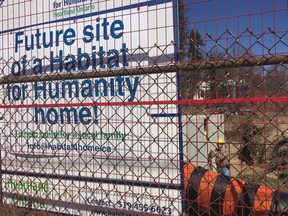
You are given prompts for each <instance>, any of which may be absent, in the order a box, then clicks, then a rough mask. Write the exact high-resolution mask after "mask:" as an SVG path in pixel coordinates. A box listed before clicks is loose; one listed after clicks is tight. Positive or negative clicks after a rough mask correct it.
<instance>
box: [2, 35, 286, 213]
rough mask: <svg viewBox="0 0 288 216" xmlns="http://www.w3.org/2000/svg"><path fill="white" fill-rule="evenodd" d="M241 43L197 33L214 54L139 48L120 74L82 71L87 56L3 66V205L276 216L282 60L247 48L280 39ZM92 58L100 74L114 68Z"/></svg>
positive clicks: (282, 144)
mask: <svg viewBox="0 0 288 216" xmlns="http://www.w3.org/2000/svg"><path fill="white" fill-rule="evenodd" d="M226 34H229V35H231V36H233V34H232V33H231V32H230V31H226V32H225V33H224V34H223V35H225V37H226ZM243 34H250V35H251V37H253V38H254V37H255V43H253V44H252V45H251V47H248V48H245V45H243V44H241V43H240V39H241V35H240V36H239V37H236V36H233V37H232V38H233V39H234V42H233V44H232V45H233V46H230V47H225V46H222V45H221V42H220V43H219V41H221V40H220V39H221V37H220V38H217V39H213V38H212V37H211V36H210V35H206V37H209V38H211V39H212V41H213V42H214V46H212V47H211V50H214V49H215V48H216V47H218V48H221V49H222V50H223V51H224V52H218V54H217V56H216V54H214V55H210V53H205V52H203V51H202V50H201V49H198V50H197V52H201V53H202V54H203V58H202V59H199V60H198V61H188V60H187V59H181V57H180V56H181V51H182V50H180V52H176V53H177V54H176V55H166V50H167V49H171V47H172V49H173V50H174V49H175V50H179V49H178V47H177V46H176V44H174V43H171V44H168V45H167V46H165V47H159V46H157V45H155V46H154V47H152V48H150V49H149V50H147V49H145V48H142V47H139V48H138V49H137V50H132V51H126V53H125V58H126V59H125V62H127V63H128V62H129V64H130V63H131V64H132V62H133V64H135V65H138V67H137V68H134V67H133V68H129V67H125V66H123V67H121V69H119V70H118V69H108V70H92V71H91V72H87V71H85V68H86V67H87V64H91V61H90V58H88V57H87V56H86V54H82V55H80V56H81V58H82V59H81V61H79V62H77V63H75V65H74V63H73V60H72V61H66V60H65V61H60V60H59V57H57V58H54V59H49V58H46V59H31V60H28V59H23V58H22V59H18V60H17V59H14V58H11V59H8V60H5V59H3V58H2V59H1V62H2V63H1V65H2V71H5V70H6V69H7V68H8V67H9V70H12V71H13V70H14V74H13V73H12V74H10V75H8V76H2V78H1V84H2V93H3V95H2V99H3V102H2V105H1V113H2V116H1V118H2V120H1V128H2V133H1V177H2V188H1V194H2V202H3V204H13V205H16V206H19V207H24V208H28V209H34V210H37V211H39V210H43V211H45V212H60V213H62V214H75V215H78V214H80V215H101V214H107V215H147V214H149V215H150V214H151V215H152V214H153V215H154V214H155V215H182V214H188V215H271V214H272V215H286V214H287V207H288V202H287V201H288V193H287V192H286V191H287V152H286V151H287V139H288V138H287V122H288V117H287V113H286V104H287V91H288V89H287V63H288V57H287V56H285V55H282V56H281V55H279V56H275V55H266V56H261V57H260V56H255V55H253V53H251V52H250V51H249V50H251V49H252V48H253V46H258V45H259V44H260V43H259V41H261V37H263V36H264V35H265V34H274V35H275V37H276V38H278V41H276V43H281V45H282V46H285V47H287V48H288V45H287V41H283V40H282V38H283V37H284V36H285V35H286V34H287V32H285V33H283V34H276V33H275V32H273V30H271V29H269V30H267V31H266V32H264V33H263V34H262V35H260V36H259V35H258V36H255V35H253V33H252V32H251V30H249V29H247V30H246V31H245V32H243ZM235 45H236V46H237V47H242V50H243V55H242V56H241V57H236V56H233V53H231V49H233V47H234V46H235ZM260 45H263V44H260ZM263 46H264V45H263ZM155 50H156V51H155ZM151 52H153V53H155V52H157V53H158V58H152V57H151V56H154V54H153V55H151ZM135 53H136V54H135ZM114 54H115V53H114ZM98 55H99V54H97V59H98V58H99V59H100V61H99V62H98V64H100V65H101V64H103V65H104V64H105V65H108V64H112V63H111V62H112V61H113V62H114V63H115V62H116V63H117V62H118V61H119V56H117V55H114V56H113V60H112V59H111V57H109V56H102V58H101V56H98ZM179 57H180V59H179ZM63 58H64V57H63ZM78 59H79V57H78ZM162 59H165V62H168V64H163V63H161V62H163V61H162ZM167 59H168V61H167ZM39 61H43V62H45V66H44V65H42V67H41V70H43V71H42V72H41V74H40V75H38V74H37V73H38V72H39V71H38V72H37V70H40V69H39V68H38V66H39V64H35V62H39ZM49 61H50V62H49ZM109 61H110V63H108V62H109ZM11 62H14V63H13V64H12V66H9V65H11ZM15 62H18V63H15ZM46 62H47V64H46ZM147 62H148V65H151V63H152V66H148V67H146V66H145V65H147ZM114 63H113V64H114ZM22 64H24V65H25V68H26V71H25V74H17V73H16V68H17V67H18V65H21V66H22ZM79 64H80V65H79ZM35 65H36V66H35ZM142 65H143V66H142ZM80 66H81V67H83V68H84V69H83V70H82V71H81V70H80V71H78V72H73V71H72V72H69V73H61V72H59V70H60V69H61V68H70V67H72V68H73V67H80ZM53 68H54V70H56V71H55V72H54V73H51V70H53ZM55 68H56V69H55ZM63 70H64V69H63ZM57 71H58V72H57ZM219 138H221V139H222V140H223V141H224V142H225V141H226V143H225V145H224V146H225V147H223V148H226V150H225V149H223V148H221V147H219V144H218V147H217V146H216V143H217V142H219V140H218V139H219ZM217 140H218V141H217ZM220 146H223V145H220ZM215 149H216V150H215ZM219 149H220V150H219ZM211 150H212V152H214V153H215V152H216V153H217V154H216V155H214V156H215V158H216V160H215V163H214V159H211V158H209V155H211V154H210V152H211ZM224 150H225V151H224ZM225 152H226V153H225ZM222 153H223V155H224V156H225V157H226V158H223V155H220V156H219V154H222ZM210 159H211V160H210ZM224 161H226V163H225V164H224ZM209 162H210V164H209ZM209 165H210V166H209ZM224 168H225V169H228V174H227V173H224V174H223V173H221V172H222V171H223V169H224ZM221 169H222V170H221ZM217 171H218V172H217ZM40 213H43V212H40Z"/></svg>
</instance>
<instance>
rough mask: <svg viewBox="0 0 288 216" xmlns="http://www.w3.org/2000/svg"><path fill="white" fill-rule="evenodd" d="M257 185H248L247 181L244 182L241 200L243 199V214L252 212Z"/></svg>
mask: <svg viewBox="0 0 288 216" xmlns="http://www.w3.org/2000/svg"><path fill="white" fill-rule="evenodd" d="M259 187H260V186H259V185H250V184H249V183H245V184H244V187H243V200H244V203H243V204H244V205H243V213H244V215H251V214H252V210H253V207H254V200H255V196H256V193H257V191H258V189H259ZM240 208H241V207H240Z"/></svg>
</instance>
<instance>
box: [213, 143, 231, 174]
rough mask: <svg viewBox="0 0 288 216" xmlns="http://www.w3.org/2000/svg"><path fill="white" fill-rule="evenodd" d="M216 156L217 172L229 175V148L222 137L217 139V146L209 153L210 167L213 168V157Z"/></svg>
mask: <svg viewBox="0 0 288 216" xmlns="http://www.w3.org/2000/svg"><path fill="white" fill-rule="evenodd" d="M213 158H215V162H216V166H217V172H219V173H221V174H223V175H225V176H229V173H230V163H229V155H228V150H227V148H226V146H225V141H224V139H222V138H218V139H217V148H215V149H212V150H211V151H210V152H209V154H208V163H209V167H210V169H212V159H213Z"/></svg>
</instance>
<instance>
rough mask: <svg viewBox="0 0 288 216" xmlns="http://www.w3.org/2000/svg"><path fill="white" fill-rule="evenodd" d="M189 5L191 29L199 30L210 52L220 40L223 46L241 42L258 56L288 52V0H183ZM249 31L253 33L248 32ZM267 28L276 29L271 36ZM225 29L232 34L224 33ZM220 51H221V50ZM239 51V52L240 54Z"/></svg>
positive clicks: (188, 14)
mask: <svg viewBox="0 0 288 216" xmlns="http://www.w3.org/2000/svg"><path fill="white" fill-rule="evenodd" d="M183 2H184V3H186V6H187V16H188V19H189V25H188V28H189V29H197V30H198V31H199V32H200V34H201V35H202V37H203V38H204V39H205V40H206V47H205V49H210V48H211V47H212V46H213V45H214V46H215V41H211V40H210V39H209V38H208V37H207V36H206V33H209V34H210V35H211V37H212V38H213V39H214V40H215V39H220V40H219V43H220V45H222V46H223V47H227V46H228V47H229V46H230V45H231V44H233V43H235V38H233V36H232V35H234V36H235V37H238V36H240V35H241V37H240V41H239V42H240V43H241V44H244V45H245V47H251V49H250V51H251V52H253V53H254V54H256V55H264V54H269V53H270V54H273V55H276V54H277V55H285V54H286V55H287V53H288V33H287V30H288V0H183ZM247 28H249V29H251V31H252V32H253V34H252V35H251V33H249V32H248V31H247V30H246V29H247ZM268 28H271V29H273V30H274V32H275V34H273V33H271V32H270V31H269V30H268ZM226 29H229V31H230V32H231V33H232V34H231V35H230V34H225V31H226ZM220 50H221V48H220ZM239 52H240V51H239Z"/></svg>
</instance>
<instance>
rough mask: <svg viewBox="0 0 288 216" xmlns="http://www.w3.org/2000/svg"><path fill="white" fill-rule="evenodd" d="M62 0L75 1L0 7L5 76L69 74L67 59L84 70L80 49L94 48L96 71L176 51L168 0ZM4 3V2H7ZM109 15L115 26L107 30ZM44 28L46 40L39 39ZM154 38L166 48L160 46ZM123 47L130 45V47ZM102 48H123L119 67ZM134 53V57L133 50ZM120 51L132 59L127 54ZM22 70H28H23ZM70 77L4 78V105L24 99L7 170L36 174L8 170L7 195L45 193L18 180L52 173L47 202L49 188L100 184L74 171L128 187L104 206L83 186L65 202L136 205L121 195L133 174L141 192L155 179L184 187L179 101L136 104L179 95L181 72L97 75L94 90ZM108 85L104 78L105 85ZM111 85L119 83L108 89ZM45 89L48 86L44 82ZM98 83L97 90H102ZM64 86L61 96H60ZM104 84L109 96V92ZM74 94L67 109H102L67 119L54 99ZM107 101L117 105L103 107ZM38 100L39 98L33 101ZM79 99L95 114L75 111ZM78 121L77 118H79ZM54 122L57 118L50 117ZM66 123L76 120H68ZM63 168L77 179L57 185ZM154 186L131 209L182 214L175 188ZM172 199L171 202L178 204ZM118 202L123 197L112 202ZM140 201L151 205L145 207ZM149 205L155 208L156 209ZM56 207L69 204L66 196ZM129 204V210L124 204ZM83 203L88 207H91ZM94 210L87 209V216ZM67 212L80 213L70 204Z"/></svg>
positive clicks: (10, 133)
mask: <svg viewBox="0 0 288 216" xmlns="http://www.w3.org/2000/svg"><path fill="white" fill-rule="evenodd" d="M65 2H66V3H67V2H69V1H64V0H63V1H41V2H40V1H37V4H36V3H35V1H30V2H27V1H25V2H22V1H14V4H11V3H10V4H8V2H5V3H4V5H3V6H2V8H1V13H2V14H3V15H2V21H1V27H2V32H1V36H0V37H1V42H2V49H1V55H2V56H3V59H2V60H1V65H3V67H4V65H5V64H8V65H9V67H6V68H5V69H4V74H3V75H5V76H7V75H11V74H14V75H27V74H29V75H30V76H37V75H39V74H41V75H42V74H44V73H47V74H50V73H54V72H60V73H67V72H70V71H68V69H67V68H69V67H68V66H69V64H70V66H71V64H72V65H73V64H74V63H75V62H76V63H75V65H74V66H75V67H74V69H75V70H71V71H72V72H74V71H75V72H77V71H79V62H80V64H81V61H79V62H78V58H79V56H81V55H82V54H83V56H84V55H86V54H87V55H89V57H90V60H91V62H92V59H93V53H94V54H95V55H94V57H95V58H96V59H97V65H96V66H93V64H92V63H91V64H90V67H88V68H85V70H86V71H91V70H92V69H97V70H99V71H100V72H101V70H106V69H108V65H109V66H110V67H111V68H112V69H117V68H121V67H123V66H125V67H127V68H129V67H130V68H133V67H135V66H138V65H139V62H140V65H141V66H147V65H149V64H150V63H151V62H149V61H148V58H144V60H143V56H145V55H146V54H145V52H147V53H148V55H149V58H152V59H155V58H157V57H159V56H161V55H163V56H164V55H165V56H169V57H171V56H173V53H174V47H173V46H168V47H166V45H167V44H169V43H170V42H171V41H174V34H175V32H174V21H173V16H174V13H173V10H174V8H173V2H172V1H144V0H143V1H140V0H139V1H136V0H134V1H129V3H128V2H127V1H125V2H124V1H116V0H114V1H112V0H110V1H97V0H94V1H83V2H81V3H75V2H76V1H70V2H74V3H75V4H74V3H72V4H69V5H67V4H66V5H65ZM5 4H7V5H6V6H5ZM23 8H24V9H23ZM12 17H13V18H12ZM113 23H114V27H112V30H111V26H112V25H113ZM106 27H107V28H106ZM97 30H98V32H97ZM92 34H93V37H92ZM113 34H114V36H113ZM44 35H45V36H46V38H45V42H46V46H47V48H45V47H44V44H43V42H44V39H43V38H44ZM48 35H49V37H48ZM64 35H65V36H64ZM48 38H49V39H48ZM51 38H53V43H50V45H48V44H49V41H50V42H51V41H52V40H50V39H51ZM92 38H93V39H92ZM154 44H157V45H158V46H159V47H160V49H162V50H164V51H162V50H160V49H159V48H157V47H155V46H154ZM123 48H125V50H126V51H125V52H124V51H123ZM79 49H80V50H81V51H79ZM111 50H112V51H111ZM121 50H122V51H121ZM99 52H100V53H101V52H102V55H103V56H105V58H106V60H107V59H108V60H107V61H109V58H114V56H115V54H116V55H117V53H118V54H119V59H120V61H119V65H117V64H116V63H115V62H114V61H112V60H111V63H110V64H108V63H107V62H106V60H105V62H106V63H103V62H102V64H101V61H100V57H99V55H98V54H99ZM104 53H105V54H104ZM132 53H133V55H131V54H132ZM100 55H101V54H100ZM124 55H125V56H126V58H127V59H123V56H124ZM59 56H60V57H59ZM71 56H72V57H71ZM73 56H74V57H73ZM130 56H132V57H130ZM59 58H60V59H62V61H63V62H64V63H66V64H67V67H66V68H65V67H63V68H62V69H60V66H59V65H60V64H58V62H59V61H57V59H59ZM73 58H74V59H73ZM55 59H56V60H55ZM83 59H84V60H85V58H84V57H83V58H82V59H81V60H83ZM86 60H87V59H86ZM172 60H173V59H172ZM167 61H168V62H169V61H171V59H170V58H167V57H166V58H164V59H163V58H160V61H159V62H158V63H159V64H166V63H167ZM15 62H16V63H15ZM51 62H54V63H53V68H51V67H49V65H50V63H51ZM71 62H72V63H71ZM77 63H78V65H77ZM123 64H124V65H123ZM39 65H41V66H42V67H40V66H39ZM47 66H48V67H47ZM54 66H55V67H54ZM93 67H94V68H93ZM24 68H25V70H23V69H24ZM39 68H40V69H39ZM72 68H73V66H72ZM35 71H36V72H35ZM66 82H67V81H57V84H55V83H56V82H53V83H50V84H47V85H45V83H43V82H38V83H30V84H15V85H9V86H8V85H5V86H4V92H6V97H5V104H8V105H9V104H11V105H22V108H8V109H6V110H5V116H4V121H5V125H4V127H5V138H4V140H3V143H4V145H3V148H4V151H2V155H1V156H2V159H4V163H3V169H6V170H7V173H9V171H11V170H12V171H13V170H17V172H19V173H32V174H31V175H30V176H29V175H28V174H27V176H26V177H23V176H22V177H21V176H20V175H19V176H13V180H12V179H11V176H9V175H7V176H5V180H7V181H6V182H5V181H4V182H3V184H2V186H3V188H4V191H6V192H7V194H8V195H9V192H13V191H14V192H15V190H16V191H17V192H19V194H23V195H27V196H33V197H37V196H39V197H40V198H43V196H44V195H43V191H42V192H41V194H37V193H36V194H35V193H32V192H31V190H30V191H28V192H27V193H26V194H24V193H23V189H21V188H20V189H19V185H20V186H22V184H23V182H24V183H26V185H29V184H31V183H29V182H31V181H35V182H38V184H39V185H41V184H42V185H44V183H45V182H46V180H47V179H48V181H49V184H50V187H51V190H52V191H53V192H51V193H48V194H47V196H44V198H45V199H46V201H47V200H53V199H55V198H54V197H53V194H59V195H60V196H61V194H62V193H64V192H65V193H66V192H67V190H68V188H69V190H72V191H74V193H75V194H76V193H78V191H80V190H81V189H82V188H83V187H84V186H86V187H88V188H89V189H95V187H99V186H96V185H97V184H95V183H94V184H92V183H87V182H86V183H85V182H84V181H77V180H75V179H74V180H73V178H75V177H78V176H81V177H84V178H91V179H93V178H95V179H97V180H98V181H100V184H102V185H101V188H102V190H106V188H107V187H108V188H109V187H115V184H116V187H117V188H118V189H117V190H119V191H123V194H122V195H121V196H120V198H119V196H116V195H115V196H111V197H110V198H109V199H110V200H109V205H108V206H107V205H106V206H105V205H104V204H105V203H106V204H107V202H104V204H103V202H102V201H99V197H98V198H97V199H98V200H97V201H95V199H94V201H93V202H92V201H91V199H92V198H90V201H91V202H89V201H83V200H82V199H83V197H86V198H87V197H88V198H89V196H90V197H91V196H92V195H91V194H89V193H87V192H84V191H81V196H80V197H81V199H80V198H79V199H74V200H68V198H67V199H66V198H65V197H66V196H64V195H63V196H61V197H62V200H61V201H63V202H72V203H79V204H83V203H84V204H85V205H87V206H88V205H90V206H96V207H97V206H99V207H100V209H102V208H104V209H105V208H107V209H120V210H121V209H122V210H123V206H122V205H120V202H121V200H126V201H129V202H130V203H132V204H133V205H134V204H135V202H136V200H137V197H135V198H133V199H132V200H131V199H130V198H129V197H126V196H127V194H125V193H124V192H125V190H126V189H127V187H132V186H129V184H132V182H135V181H136V182H141V184H143V185H144V187H139V186H137V187H134V186H133V188H134V189H135V190H137V191H139V194H140V193H141V191H145V187H147V186H145V185H149V184H150V183H151V182H153V183H156V184H159V185H164V186H163V187H165V185H166V186H167V185H168V186H169V185H172V186H173V188H177V187H178V186H180V184H181V179H180V169H179V167H180V162H179V158H180V155H179V140H178V139H179V138H178V136H179V122H178V118H177V117H178V115H177V113H178V107H177V105H171V104H168V105H167V104H165V105H156V104H155V105H152V104H150V105H137V103H136V104H133V102H138V101H140V104H141V102H142V101H145V102H147V101H173V100H177V77H176V73H170V74H162V75H157V74H156V75H149V76H143V75H139V76H133V77H132V76H126V77H123V78H122V79H120V78H118V79H117V78H116V77H112V78H99V79H97V78H95V79H92V80H91V86H93V91H91V96H90V97H86V96H85V91H84V90H83V89H84V88H86V92H87V91H89V83H87V81H85V80H78V81H77V84H76V82H75V81H72V80H70V81H68V82H70V84H71V83H72V82H73V85H71V88H69V87H68V86H69V84H68V85H65V84H67V83H66ZM99 83H100V84H99ZM103 83H105V84H107V86H106V87H105V85H104V84H103ZM98 84H99V85H98ZM49 85H51V86H49ZM58 85H59V86H58ZM111 86H114V87H113V88H111ZM42 87H43V88H44V87H45V88H46V89H45V90H42V89H41V88H42ZM57 87H59V88H58V90H55V89H57ZM35 88H36V89H37V88H38V91H35ZM94 88H95V89H97V88H98V90H99V91H98V93H99V95H97V93H96V92H95V91H94ZM19 89H20V90H19ZM71 89H72V90H71ZM87 89H88V90H87ZM62 90H63V92H65V94H61V92H62ZM73 90H79V91H82V94H81V93H80V94H79V95H76V94H75V92H74V91H73ZM55 91H56V92H58V93H59V95H58V96H55ZM69 91H71V92H72V93H71V95H69ZM67 92H68V93H67ZM103 92H105V93H107V95H105V94H104V95H103ZM52 93H54V98H52V97H49V96H51V95H49V94H52ZM46 94H47V95H48V96H47V95H46ZM68 102H69V104H71V106H68V109H69V110H70V111H71V107H73V104H81V103H82V104H83V103H91V102H97V105H96V108H95V106H94V107H92V106H87V107H85V106H81V105H80V106H75V107H74V108H75V110H76V113H77V114H74V115H71V116H70V117H67V116H66V115H67V112H66V111H67V110H64V111H63V109H65V108H67V107H57V104H67V103H68ZM108 102H109V103H112V105H111V106H107V105H105V104H106V103H108ZM118 102H132V104H131V105H128V106H127V105H126V106H123V105H114V106H113V103H118ZM41 104H47V105H51V104H52V105H53V104H56V105H55V107H47V108H45V107H43V106H42V107H41ZM23 105H24V106H23ZM37 105H40V106H39V107H37ZM31 106H32V107H31ZM83 107H85V109H84V110H82V111H83V113H84V114H85V113H86V114H87V113H88V114H89V113H90V115H88V117H83V115H84V114H83V113H82V114H83V115H82V117H81V115H80V114H79V112H80V111H79V110H80V109H81V108H83ZM86 108H87V109H86ZM95 110H96V111H95ZM84 111H85V112H84ZM62 112H63V113H62ZM41 113H42V114H41ZM61 113H62V114H63V115H61ZM53 114H54V115H53ZM55 114H56V115H59V116H58V118H56V117H55ZM75 115H78V118H77V119H75ZM171 116H172V117H171ZM61 117H63V118H64V119H63V121H61ZM65 117H66V118H65ZM79 119H82V120H83V119H84V120H85V121H86V123H85V124H83V123H82V122H79V121H80V120H79ZM70 120H71V121H70ZM76 120H78V122H77V124H76V123H75V121H76ZM90 120H91V121H90ZM53 121H55V122H54V123H53ZM67 121H70V122H68V123H67ZM27 156H28V157H27ZM171 159H173V160H171ZM35 173H36V174H37V173H41V174H45V175H47V177H46V178H41V179H39V178H35V177H33V174H35ZM57 176H69V178H70V179H72V180H71V181H73V184H72V186H71V182H65V183H63V182H62V184H61V188H62V189H60V188H59V187H56V185H58V184H59V183H55V180H54V178H55V177H57ZM45 179H46V180H45ZM101 179H105V180H106V179H110V180H111V181H112V182H113V184H112V183H111V184H108V183H105V184H104V183H101ZM120 179H121V180H120ZM8 180H10V182H13V184H12V183H9V182H8ZM7 182H8V183H7ZM27 182H28V183H27ZM41 182H42V183H41ZM43 182H44V183H43ZM115 182H116V183H115ZM125 182H126V183H125ZM129 182H130V183H129ZM118 183H119V184H118ZM7 184H8V186H7ZM125 184H128V185H125ZM11 185H14V186H15V185H16V186H15V187H14V186H11ZM24 185H25V184H24ZM51 185H52V186H51ZM53 185H54V186H55V187H53ZM30 186H31V185H30ZM23 187H24V186H23ZM31 187H32V186H31ZM125 188H126V189H125ZM166 188H169V187H166ZM11 189H12V191H11ZM134 189H133V190H134ZM61 191H62V192H61ZM63 191H64V192H63ZM150 192H151V194H150V195H151V197H150V199H148V200H145V201H143V203H136V204H137V205H138V207H137V208H138V209H136V207H135V208H132V209H129V210H132V211H136V212H141V211H142V212H147V213H148V212H149V213H155V214H157V213H158V214H159V211H160V213H163V214H164V212H165V214H166V213H167V212H170V213H169V214H168V213H167V214H168V215H174V214H175V215H178V213H179V212H181V205H182V204H181V193H180V191H179V190H177V189H174V190H170V189H161V190H160V189H159V188H157V187H155V186H154V187H153V186H152V187H151V191H150ZM121 193H122V192H121ZM137 193H138V192H137ZM8 195H7V196H8ZM78 195H79V193H78ZM93 196H94V195H93ZM8 197H9V196H8ZM96 197H97V196H96ZM103 199H104V198H103ZM146 199H147V198H146ZM9 200H10V201H9ZM153 200H154V201H153ZM157 200H158V201H157ZM163 200H164V201H163ZM165 200H166V201H165ZM12 201H13V199H11V198H8V199H7V202H12ZM13 202H15V200H14V201H13ZM101 202H102V203H101ZM171 202H172V203H173V205H172V207H171ZM16 203H18V205H19V206H24V207H27V206H26V204H23V203H25V202H17V200H16ZM117 203H118V204H119V205H116V204H117ZM154 203H155V205H156V204H157V206H154V207H155V208H156V209H157V208H158V210H155V211H154V207H153V206H152V205H153V204H154ZM38 204H39V203H38ZM140 204H141V205H142V206H146V207H147V208H144V207H143V208H139V205H140ZM137 205H135V206H137ZM39 206H40V207H39ZM149 206H150V207H149ZM33 207H34V208H40V209H41V208H42V207H43V206H42V205H40V204H39V205H35V206H33ZM45 207H46V209H48V210H49V209H52V208H50V204H49V202H48V203H47V202H46V203H45V205H44V207H43V208H44V209H45ZM151 207H153V208H152V210H151ZM43 208H42V209H43ZM159 208H160V209H161V210H159ZM65 209H67V208H65ZM68 209H69V208H68ZM165 209H168V210H167V211H166V210H165ZM58 210H59V211H62V210H63V207H61V205H60V204H59V209H58ZM124 210H127V209H126V208H124ZM150 210H151V211H150ZM87 211H88V212H89V210H87ZM88 212H87V214H89V213H88ZM67 213H69V214H72V213H73V214H83V212H79V211H78V212H77V211H76V210H75V209H73V208H71V211H70V212H67Z"/></svg>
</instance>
